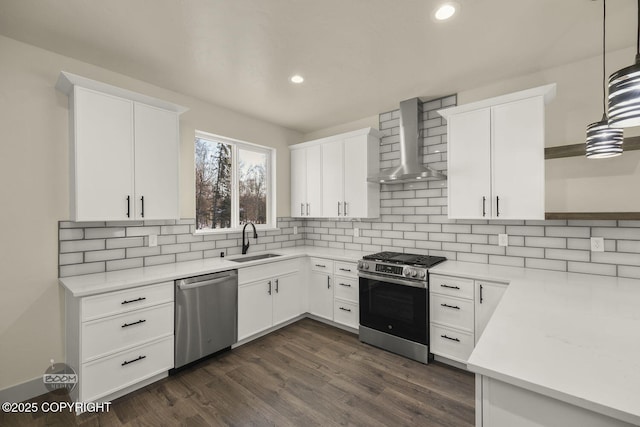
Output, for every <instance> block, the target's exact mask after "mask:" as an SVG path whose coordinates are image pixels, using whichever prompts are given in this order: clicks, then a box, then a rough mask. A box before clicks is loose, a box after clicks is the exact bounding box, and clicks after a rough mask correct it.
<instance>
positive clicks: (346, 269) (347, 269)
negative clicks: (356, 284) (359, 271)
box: [340, 267, 351, 272]
mask: <svg viewBox="0 0 640 427" xmlns="http://www.w3.org/2000/svg"><path fill="white" fill-rule="evenodd" d="M340 271H348V272H351V269H350V268H342V267H340Z"/></svg>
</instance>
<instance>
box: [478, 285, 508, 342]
mask: <svg viewBox="0 0 640 427" xmlns="http://www.w3.org/2000/svg"><path fill="white" fill-rule="evenodd" d="M475 285H476V288H475V292H476V295H475V301H476V314H475V323H476V324H475V336H476V337H475V341H476V342H478V340H479V339H480V336H481V335H482V332H483V331H484V328H485V327H486V326H487V323H488V322H489V319H490V318H491V316H492V315H493V312H494V311H495V309H496V307H497V306H498V303H499V302H500V300H501V299H502V294H504V291H506V290H507V285H506V284H504V283H496V282H484V281H479V280H476V283H475Z"/></svg>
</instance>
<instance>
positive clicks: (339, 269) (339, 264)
mask: <svg viewBox="0 0 640 427" xmlns="http://www.w3.org/2000/svg"><path fill="white" fill-rule="evenodd" d="M333 274H336V275H340V276H344V277H351V278H353V279H357V278H358V265H357V264H356V263H355V262H343V261H334V262H333Z"/></svg>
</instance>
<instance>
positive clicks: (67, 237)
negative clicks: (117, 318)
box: [58, 218, 304, 277]
mask: <svg viewBox="0 0 640 427" xmlns="http://www.w3.org/2000/svg"><path fill="white" fill-rule="evenodd" d="M294 226H297V227H298V229H299V230H303V229H304V222H303V221H301V220H294V219H292V218H278V221H277V227H278V230H270V231H258V241H257V242H256V241H255V240H254V239H253V238H252V239H251V248H250V251H251V252H258V251H263V250H273V249H281V248H284V247H290V246H296V245H302V244H304V236H303V235H302V234H301V233H300V232H299V233H298V234H293V227H294ZM194 231H195V219H181V220H177V221H173V220H166V221H135V222H130V223H127V222H91V223H88V222H85V223H82V222H77V223H76V222H69V221H61V222H60V223H59V228H58V240H59V257H58V260H59V262H58V263H59V275H60V277H67V276H77V275H81V274H89V273H103V272H106V271H115V270H125V269H129V268H137V267H145V266H152V265H159V264H169V263H173V262H181V261H192V260H197V259H203V258H212V257H218V256H220V252H222V251H225V253H226V254H227V255H235V254H239V253H240V252H241V251H242V236H241V233H222V234H203V235H194V234H193V232H194ZM152 234H155V235H157V236H158V246H154V247H149V246H148V242H149V240H148V239H149V237H148V236H149V235H152Z"/></svg>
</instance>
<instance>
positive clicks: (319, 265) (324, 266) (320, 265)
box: [316, 264, 327, 268]
mask: <svg viewBox="0 0 640 427" xmlns="http://www.w3.org/2000/svg"><path fill="white" fill-rule="evenodd" d="M316 267H320V268H327V266H326V265H322V264H316Z"/></svg>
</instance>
